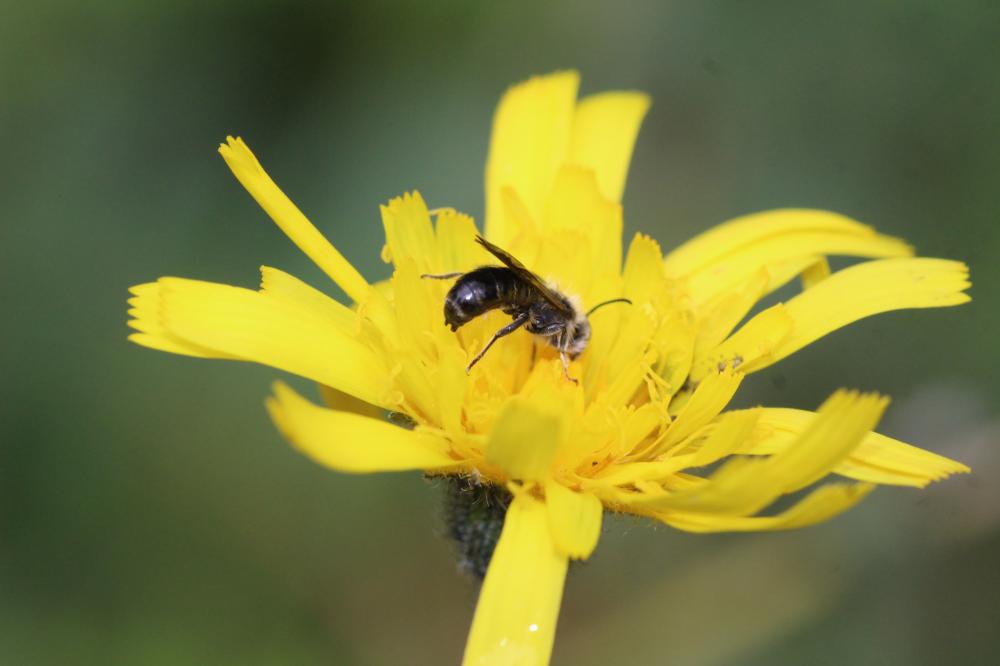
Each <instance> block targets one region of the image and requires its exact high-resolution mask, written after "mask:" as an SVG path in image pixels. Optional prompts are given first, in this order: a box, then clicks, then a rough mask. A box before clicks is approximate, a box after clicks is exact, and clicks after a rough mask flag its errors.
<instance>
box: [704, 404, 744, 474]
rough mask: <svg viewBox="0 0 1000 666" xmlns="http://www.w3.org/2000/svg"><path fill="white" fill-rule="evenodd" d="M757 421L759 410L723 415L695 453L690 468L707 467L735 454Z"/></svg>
mask: <svg viewBox="0 0 1000 666" xmlns="http://www.w3.org/2000/svg"><path fill="white" fill-rule="evenodd" d="M759 419H760V409H743V410H738V411H733V412H727V413H725V414H723V415H722V416H721V417H720V418H719V421H718V423H716V424H715V427H714V428H713V429H712V432H711V433H710V434H709V435H708V437H707V438H706V439H705V441H704V442H703V443H702V444H701V446H700V447H699V448H698V450H697V451H696V452H695V454H694V457H693V458H692V460H691V467H701V466H702V465H709V464H711V463H714V462H715V461H717V460H720V459H722V458H723V457H725V456H727V455H729V454H731V453H735V452H736V451H737V450H738V449H739V447H740V445H741V444H743V442H744V441H745V440H746V439H747V437H749V436H750V433H752V432H753V429H754V427H755V426H756V425H757V421H758V420H759Z"/></svg>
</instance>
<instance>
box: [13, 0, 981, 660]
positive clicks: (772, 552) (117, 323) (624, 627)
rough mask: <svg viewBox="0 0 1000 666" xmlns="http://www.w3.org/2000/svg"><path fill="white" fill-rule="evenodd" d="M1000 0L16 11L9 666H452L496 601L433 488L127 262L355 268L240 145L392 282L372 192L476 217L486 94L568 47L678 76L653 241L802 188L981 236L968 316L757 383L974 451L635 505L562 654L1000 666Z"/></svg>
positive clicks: (656, 128)
mask: <svg viewBox="0 0 1000 666" xmlns="http://www.w3.org/2000/svg"><path fill="white" fill-rule="evenodd" d="M998 7H1000V6H998V5H997V4H996V3H995V2H989V1H986V0H984V1H982V2H976V1H971V0H970V1H963V0H960V1H957V2H951V3H941V2H932V1H930V0H916V1H913V2H888V1H878V2H872V1H862V0H855V1H850V2H840V3H826V2H810V3H800V2H770V1H760V2H753V3H735V2H733V3H724V2H697V3H695V2H687V3H678V2H657V3H648V4H638V3H637V4H630V3H606V2H596V1H584V2H570V1H568V0H562V1H558V2H532V3H518V2H510V3H466V2H458V1H456V0H452V1H444V2H433V3H431V2H371V3H362V2H356V3H343V2H336V3H328V4H325V5H322V6H321V5H320V4H319V3H310V2H267V1H264V0H249V1H244V2H234V1H232V0H202V1H201V2H190V1H187V0H175V1H167V0H155V1H150V2H124V1H119V2H114V1H110V2H103V3H86V4H81V3H72V2H59V1H55V2H41V3H26V2H22V3H14V2H9V1H8V2H5V3H3V12H2V14H3V19H2V21H0V211H2V212H0V303H2V304H3V316H2V319H0V331H2V334H0V364H2V366H0V367H2V377H3V381H2V385H0V415H2V419H0V424H2V431H0V437H2V440H0V484H2V485H0V663H2V664H142V665H145V664H170V665H174V664H215V663H241V664H246V665H257V664H260V665H264V664H360V665H388V664H452V663H458V660H459V657H460V655H461V650H462V646H463V643H464V639H465V635H466V631H467V628H468V623H469V620H470V617H471V611H472V608H473V605H474V602H475V592H474V590H473V588H472V586H471V585H470V584H469V583H468V582H467V581H466V580H464V579H463V578H461V577H460V576H459V575H458V574H457V573H456V570H455V566H454V562H453V560H452V556H451V552H450V545H449V543H448V542H447V541H445V539H444V538H443V537H442V536H441V532H442V526H441V520H440V514H439V500H440V497H441V494H442V493H441V490H442V489H441V488H439V487H435V486H434V485H433V484H430V483H428V482H427V481H425V480H424V479H422V478H421V477H420V475H418V474H402V475H380V476H371V477H349V476H343V475H337V474H334V473H331V472H328V471H326V470H324V469H320V468H319V467H317V466H314V465H313V464H311V463H310V462H308V461H306V460H305V459H304V458H302V457H300V456H299V455H298V454H296V453H294V452H293V451H292V450H291V449H290V448H289V447H287V446H286V445H285V444H284V443H283V442H282V440H281V439H280V438H279V436H278V435H277V434H276V432H275V431H274V429H273V427H272V426H271V424H270V423H269V421H268V419H267V417H266V415H265V412H264V410H263V408H262V399H263V397H264V395H265V394H266V392H267V391H268V386H269V383H270V381H272V379H273V378H275V376H276V374H277V373H276V372H274V371H271V370H268V369H266V368H260V367H255V366H249V365H237V364H227V363H222V362H200V361H197V360H192V359H187V358H182V357H174V356H169V355H166V354H160V353H154V352H151V351H147V350H143V349H140V348H138V347H134V346H132V345H130V344H128V343H126V342H125V336H126V328H125V319H126V317H125V299H126V288H127V287H128V286H129V285H131V284H135V283H138V282H143V281H147V280H150V279H154V278H156V277H158V276H161V275H181V276H186V277H197V278H203V279H209V280H217V281H223V282H230V283H234V284H240V285H244V286H253V285H255V284H256V281H257V267H258V266H259V265H260V264H262V263H264V264H269V265H274V266H278V267H281V268H283V269H285V270H288V271H290V272H292V273H295V274H298V275H300V276H302V277H304V278H306V279H307V280H309V281H311V282H312V283H313V284H315V285H317V286H324V287H325V285H327V282H326V280H325V279H324V278H323V276H322V275H321V274H320V273H319V271H318V270H317V269H316V268H315V267H313V266H311V265H309V263H308V261H307V260H306V259H305V257H303V256H302V255H301V254H299V253H298V252H297V251H296V250H295V248H294V247H293V246H292V245H291V244H290V243H289V242H288V241H287V240H286V239H285V238H284V237H283V236H282V235H281V234H280V232H279V231H278V230H277V229H276V228H275V227H274V226H273V225H272V224H271V223H270V222H269V221H268V220H267V218H266V217H265V215H264V214H263V213H262V212H261V211H260V210H259V209H258V207H257V206H256V204H255V203H254V202H253V201H252V200H251V199H250V197H249V196H247V195H246V193H245V192H244V191H243V190H242V189H241V187H240V186H239V184H238V183H237V182H236V180H235V179H234V178H233V177H232V176H231V175H230V173H229V172H228V170H227V169H226V167H225V165H224V164H223V162H222V160H221V159H220V158H219V157H218V156H217V155H216V153H215V147H216V145H217V144H218V142H219V141H220V140H222V139H223V138H224V137H225V136H226V134H227V133H232V134H240V135H242V136H243V137H245V138H246V139H247V141H248V142H249V144H250V145H251V146H252V147H253V148H254V150H255V151H256V152H257V154H258V156H259V157H260V158H261V160H262V161H263V162H264V164H265V165H266V166H267V168H268V170H269V171H270V172H271V174H272V175H273V176H274V177H275V179H276V180H277V181H278V182H279V183H280V184H281V185H282V186H283V187H284V188H285V190H286V192H288V193H289V195H290V196H291V197H292V198H293V199H294V200H295V201H296V202H298V204H299V205H300V206H301V208H302V209H303V210H304V211H305V212H306V213H307V214H308V215H309V216H310V217H311V219H312V220H313V221H314V222H316V223H317V224H318V226H319V227H320V228H321V229H322V230H323V231H324V232H325V233H326V234H327V235H328V236H330V237H331V238H332V239H333V240H334V242H335V243H336V244H337V245H338V246H339V247H340V248H341V249H342V251H343V252H344V253H345V254H346V255H347V257H348V258H349V259H350V260H351V261H353V262H354V263H355V265H357V266H358V267H359V268H360V269H361V270H362V272H363V273H365V274H366V275H367V276H369V277H371V278H381V277H385V276H387V275H388V269H387V266H386V265H384V264H382V263H381V262H380V261H379V259H378V251H379V249H380V247H381V244H382V236H381V233H382V232H381V226H380V223H379V221H378V208H377V207H378V204H379V203H381V202H384V201H386V200H387V199H388V198H390V197H392V196H395V195H397V194H400V193H401V192H403V191H406V190H411V189H419V190H420V191H421V192H422V193H423V194H424V196H425V197H426V199H427V200H428V202H429V203H430V204H431V205H432V206H443V205H450V206H455V207H457V208H459V209H461V210H465V211H468V212H469V213H471V214H473V215H475V216H477V217H479V216H480V215H481V213H482V208H483V204H482V167H483V163H484V160H485V156H486V147H487V140H488V130H489V123H490V116H491V113H492V108H493V105H494V104H495V102H496V100H497V99H498V97H499V95H500V93H501V92H502V91H503V90H504V89H505V87H506V86H508V85H509V84H511V83H513V82H516V81H518V80H521V79H523V78H525V77H527V76H529V75H531V74H534V73H543V72H547V71H551V70H554V69H558V68H565V67H577V68H579V69H581V70H582V72H583V75H584V78H583V91H582V92H584V93H587V92H595V91H599V90H604V89H610V88H637V89H642V90H646V91H649V92H651V93H652V94H653V97H654V106H653V108H652V111H651V113H650V115H649V117H648V120H647V121H646V123H645V126H644V128H643V131H642V133H641V135H640V139H639V144H638V148H637V151H636V155H635V159H634V161H633V165H632V172H631V178H630V182H629V187H628V190H627V193H626V196H625V214H626V232H627V234H628V235H631V234H632V233H634V232H635V231H637V230H643V231H646V232H648V233H651V234H652V235H653V236H655V237H656V238H658V239H659V240H660V241H661V243H662V244H663V245H664V247H666V248H669V247H671V246H674V245H676V244H678V243H679V242H681V241H683V240H684V239H687V238H689V237H690V236H692V235H693V234H695V233H697V232H699V231H702V230H704V229H706V228H707V227H709V226H710V225H712V224H715V223H717V222H720V221H723V220H725V219H728V218H730V217H733V216H736V215H738V214H742V213H747V212H752V211H757V210H762V209H767V208H772V207H779V206H810V207H820V208H829V209H833V210H837V211H840V212H843V213H846V214H849V215H851V216H853V217H855V218H857V219H859V220H862V221H865V222H868V223H871V224H875V225H877V226H878V227H879V229H880V230H882V231H884V232H887V233H890V234H895V235H901V236H905V237H906V238H907V239H909V240H910V241H912V242H913V243H914V244H915V245H916V246H917V248H918V250H919V251H920V252H921V253H922V254H925V255H930V256H944V257H952V258H957V259H962V260H965V261H967V262H969V264H970V265H971V267H972V274H973V280H974V283H975V287H974V289H973V292H972V293H973V295H974V300H973V302H972V303H971V304H969V305H966V306H963V307H961V308H958V309H952V310H934V311H911V312H901V313H894V314H888V315H884V316H880V317H878V318H874V319H870V320H867V321H864V322H861V323H859V324H857V325H854V326H852V327H851V328H849V329H846V330H842V331H840V332H837V333H836V334H834V335H832V336H830V337H829V338H826V339H824V340H823V341H822V342H821V343H819V344H817V345H815V346H813V347H810V348H808V349H806V350H805V351H804V352H802V353H799V354H797V355H795V357H794V358H792V359H789V360H787V361H785V362H782V363H781V364H779V365H778V366H777V367H773V368H771V369H769V370H768V371H766V372H763V373H760V374H759V375H755V376H753V377H752V378H751V380H750V381H748V382H747V383H746V384H745V385H744V386H745V390H744V391H742V392H741V396H740V400H741V402H742V403H744V404H756V403H766V404H772V405H787V406H796V407H804V408H815V407H816V406H817V405H818V404H819V403H820V402H821V401H822V399H823V398H824V397H825V396H826V395H827V394H829V393H830V392H831V391H832V390H834V389H835V388H837V387H839V386H852V387H859V388H863V389H878V390H881V391H884V392H887V393H889V394H891V395H893V396H894V398H895V401H894V404H893V406H892V407H891V408H890V411H889V412H888V415H887V417H886V419H885V420H884V422H883V425H882V426H881V430H882V431H883V432H886V433H887V434H890V435H894V436H897V437H901V438H903V439H906V440H908V441H911V442H913V443H916V444H919V445H922V446H925V447H927V448H930V449H932V450H935V451H939V452H942V453H945V454H947V455H950V456H953V457H956V458H958V459H961V460H963V461H965V462H967V463H969V464H971V465H972V466H973V467H974V474H972V475H970V476H965V477H959V478H955V479H951V480H949V481H946V482H944V483H941V484H938V485H937V486H935V487H933V488H931V489H929V490H927V491H925V492H918V491H913V490H905V489H883V490H880V491H879V492H876V493H875V494H874V495H873V496H872V497H871V498H869V499H868V500H867V501H866V502H865V503H864V504H863V505H862V506H861V507H860V508H858V509H856V510H854V511H853V512H851V513H849V514H847V515H845V516H842V517H840V518H838V519H836V520H834V521H832V522H830V523H828V524H824V525H822V526H818V527H815V528H812V529H808V530H805V531H801V532H794V533H784V534H767V535H735V536H734V535H730V536H695V535H688V534H684V533H680V532H676V531H673V530H670V529H667V528H664V527H655V526H653V525H650V524H646V523H643V522H641V521H637V520H614V521H609V522H610V525H609V526H608V527H607V530H606V534H605V535H604V537H603V538H602V542H601V546H600V548H599V549H598V551H597V553H596V554H595V556H594V557H593V558H592V559H591V560H590V561H589V562H587V563H586V564H584V565H581V566H578V567H576V568H575V570H574V571H573V573H572V574H571V576H570V578H569V582H568V587H567V591H566V597H565V605H564V609H563V614H562V617H561V620H560V629H559V635H558V639H557V644H556V649H555V654H554V663H556V664H582V665H591V664H593V665H597V664H612V663H629V664H665V663H671V664H752V665H753V664H761V665H764V664H768V665H771V664H806V663H808V664H839V663H845V662H849V663H853V664H861V665H865V664H896V663H907V664H943V663H964V664H986V663H995V662H996V654H997V650H998V648H1000V638H998V627H1000V612H998V604H1000V601H998V599H1000V566H998V562H1000V480H998V475H1000V450H998V447H1000V442H998V434H1000V400H998V367H997V366H998V363H997V362H998V360H1000V358H998V353H997V343H996V340H997V334H998V330H997V323H998V310H1000V298H998V296H997V283H998V270H1000V269H998V262H997V259H996V257H997V254H998V251H1000V225H998V211H1000V206H998V202H997V196H996V193H997V189H998V187H997V184H998V178H1000V129H998V126H997V119H998V118H1000V80H998V74H997V64H998V62H1000V60H998V57H1000V48H998V44H1000V11H998ZM330 293H332V294H335V293H336V292H335V291H333V290H331V292H330Z"/></svg>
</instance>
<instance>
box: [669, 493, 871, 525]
mask: <svg viewBox="0 0 1000 666" xmlns="http://www.w3.org/2000/svg"><path fill="white" fill-rule="evenodd" d="M873 488H874V486H872V485H869V484H865V483H859V484H850V485H849V484H839V483H831V484H827V485H825V486H821V487H820V488H817V489H816V490H814V491H813V492H811V493H810V494H809V495H807V496H806V497H805V498H804V499H803V500H802V501H800V502H799V503H798V504H796V505H794V506H793V507H791V508H790V509H787V510H785V511H783V512H781V513H779V514H778V515H776V516H725V515H714V514H712V515H709V514H696V513H686V512H681V511H675V512H670V513H662V514H657V515H656V516H655V517H656V518H658V519H660V520H662V521H663V522H665V523H667V524H668V525H670V526H671V527H675V528H677V529H679V530H684V531H685V532H699V533H710V532H770V531H775V530H791V529H798V528H800V527H808V526H809V525H815V524H817V523H821V522H823V521H824V520H829V519H830V518H833V517H834V516H836V515H837V514H839V513H843V512H844V511H847V510H848V509H850V508H851V507H853V506H854V505H855V504H857V503H858V502H860V501H861V500H862V499H864V498H865V496H866V495H867V494H868V493H869V492H871V491H872V489H873Z"/></svg>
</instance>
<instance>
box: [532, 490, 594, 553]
mask: <svg viewBox="0 0 1000 666" xmlns="http://www.w3.org/2000/svg"><path fill="white" fill-rule="evenodd" d="M545 505H546V508H547V509H548V513H549V531H550V532H551V534H552V540H553V541H554V542H555V545H556V550H558V551H559V552H560V553H561V554H563V555H565V556H566V557H569V558H570V559H574V560H585V559H587V558H588V557H590V554H591V553H592V552H594V548H596V547H597V540H598V538H599V537H600V535H601V516H602V514H603V512H604V507H603V506H602V505H601V501H600V500H599V499H597V498H596V497H594V496H593V495H591V494H589V493H577V492H574V491H572V490H570V489H569V488H567V487H566V486H564V485H562V484H561V483H559V482H558V481H555V480H553V479H550V480H549V481H548V482H547V483H546V484H545Z"/></svg>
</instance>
